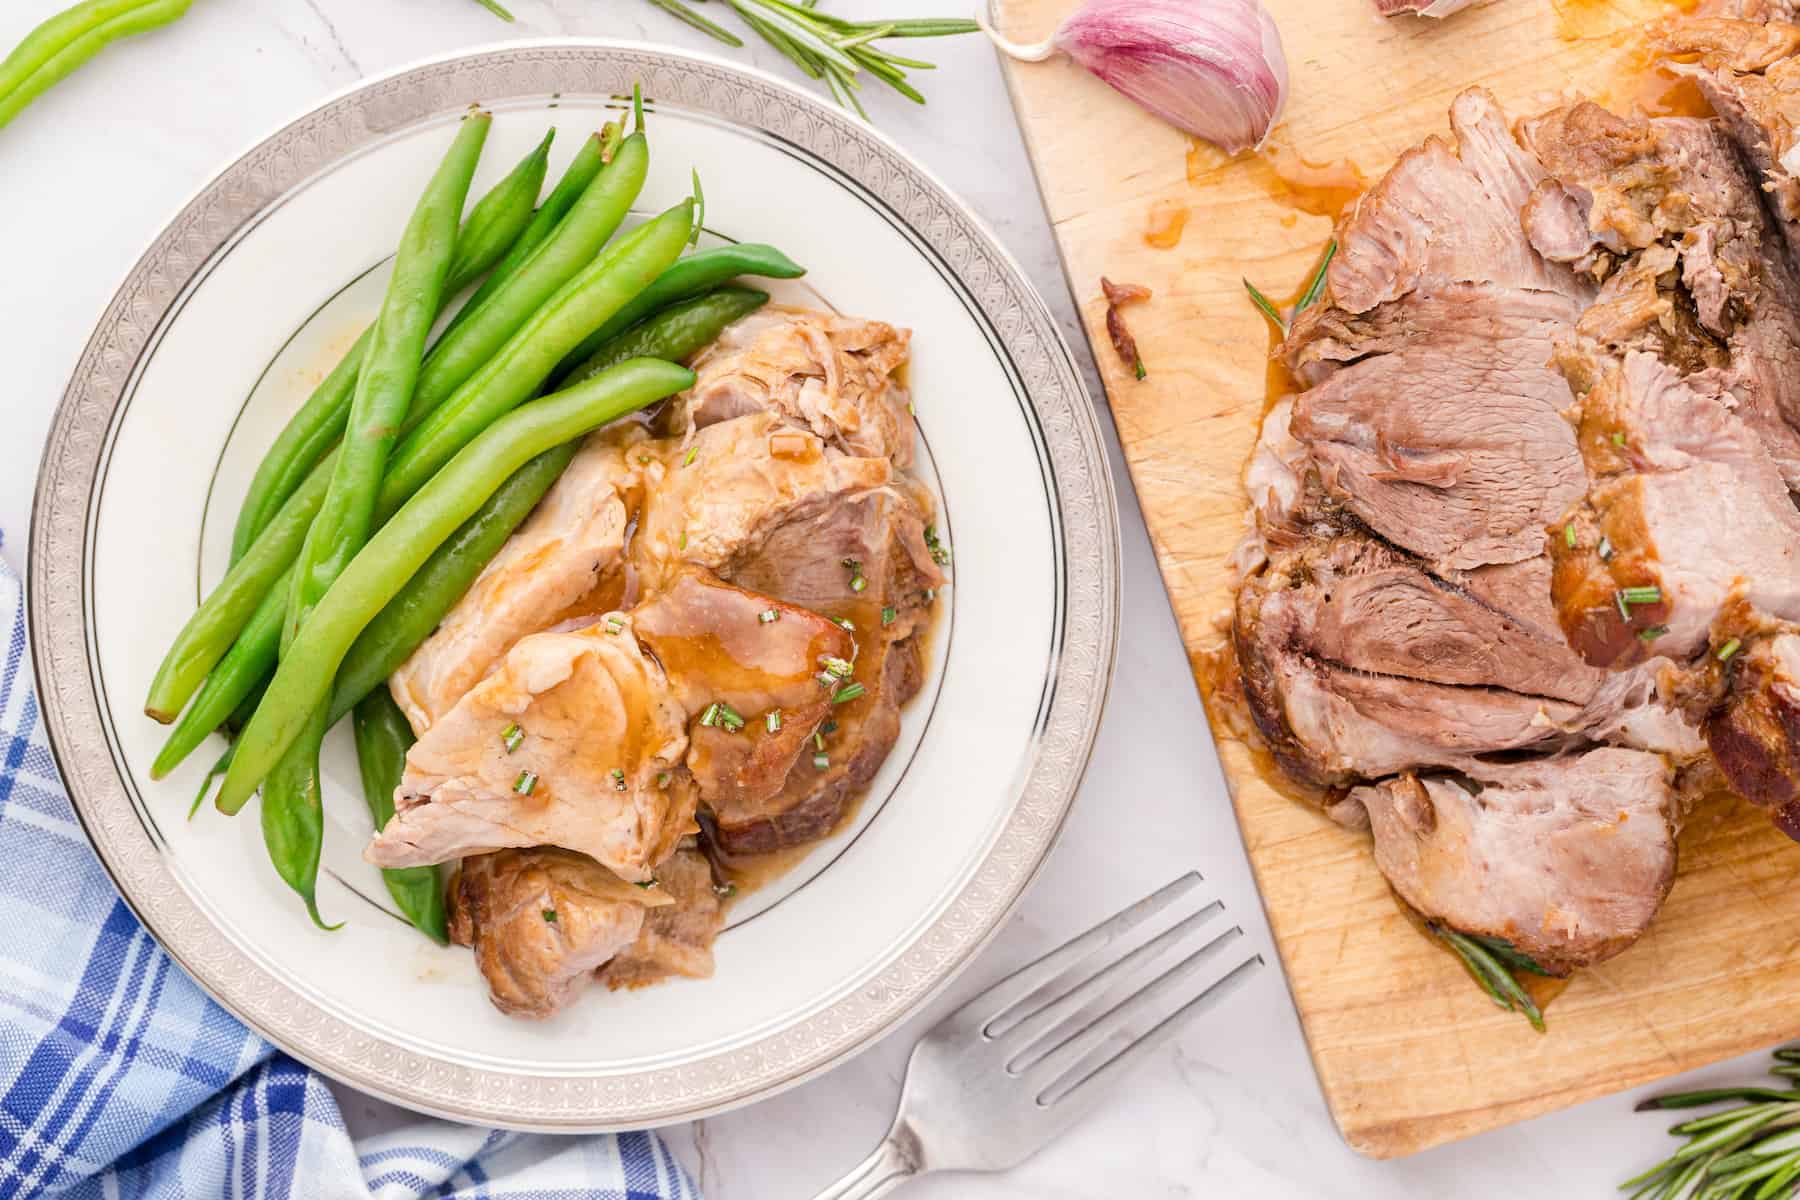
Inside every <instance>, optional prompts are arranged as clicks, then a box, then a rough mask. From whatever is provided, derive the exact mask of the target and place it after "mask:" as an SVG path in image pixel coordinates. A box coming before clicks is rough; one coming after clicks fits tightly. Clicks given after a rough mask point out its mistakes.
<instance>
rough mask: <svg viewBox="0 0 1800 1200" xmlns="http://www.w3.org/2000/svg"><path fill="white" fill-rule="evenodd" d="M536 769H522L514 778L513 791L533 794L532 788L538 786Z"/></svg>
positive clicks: (523, 794)
mask: <svg viewBox="0 0 1800 1200" xmlns="http://www.w3.org/2000/svg"><path fill="white" fill-rule="evenodd" d="M537 779H538V777H537V772H536V771H520V772H519V777H518V778H517V779H515V780H513V791H515V792H517V793H519V795H521V796H529V795H531V789H532V788H534V787H536V786H537Z"/></svg>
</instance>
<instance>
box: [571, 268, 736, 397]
mask: <svg viewBox="0 0 1800 1200" xmlns="http://www.w3.org/2000/svg"><path fill="white" fill-rule="evenodd" d="M768 302H769V293H767V292H759V291H756V290H754V289H753V288H738V287H727V288H719V289H718V290H717V291H712V292H708V293H707V294H706V295H704V296H697V297H695V298H694V299H692V300H684V301H682V302H681V303H680V304H672V305H670V306H669V307H668V308H665V309H663V310H662V311H661V312H659V313H657V314H656V315H655V316H653V317H650V318H649V319H647V320H644V321H640V322H638V323H637V324H636V325H633V326H632V327H631V328H630V329H627V330H626V331H625V332H624V333H621V334H618V335H616V336H615V337H613V338H612V339H611V340H610V341H608V342H607V343H606V344H605V345H603V346H601V347H600V348H599V349H598V350H595V351H594V356H593V357H592V358H590V359H588V360H587V361H586V362H584V363H582V364H581V365H580V366H579V367H576V368H575V369H574V370H573V371H571V372H570V373H569V377H568V378H567V379H565V380H563V386H564V387H567V386H568V385H569V384H572V383H580V382H581V381H582V380H584V379H592V378H593V377H594V376H596V375H598V374H599V373H600V372H602V371H604V370H606V368H608V367H610V366H613V365H614V364H616V363H622V362H624V361H625V360H626V359H628V358H641V357H645V356H649V357H653V358H666V359H669V360H670V361H671V362H680V361H682V360H683V359H685V358H686V357H687V356H688V355H690V354H693V353H694V352H695V351H697V350H700V349H701V348H703V347H705V346H709V345H711V344H712V343H713V341H714V340H715V339H717V338H718V336H719V334H721V333H723V332H724V330H725V327H726V326H727V325H729V324H731V323H732V322H733V321H736V320H738V319H739V318H741V317H746V316H748V315H750V314H751V313H753V312H755V311H756V310H757V309H759V308H761V307H762V306H763V305H765V304H767V303H768Z"/></svg>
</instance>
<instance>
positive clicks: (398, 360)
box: [282, 113, 493, 643]
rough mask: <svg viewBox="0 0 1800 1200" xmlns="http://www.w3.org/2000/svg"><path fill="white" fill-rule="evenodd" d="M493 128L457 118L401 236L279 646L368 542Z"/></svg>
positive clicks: (477, 117) (480, 120)
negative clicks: (472, 183)
mask: <svg viewBox="0 0 1800 1200" xmlns="http://www.w3.org/2000/svg"><path fill="white" fill-rule="evenodd" d="M492 123H493V118H492V117H490V116H489V115H488V114H487V113H475V114H474V115H472V116H470V117H468V118H466V119H465V120H464V121H463V123H462V128H461V129H460V130H458V132H457V135H456V140H455V141H454V143H452V145H451V147H450V151H449V153H448V154H447V155H445V157H444V161H443V163H442V165H440V166H439V167H438V169H437V172H436V174H434V175H433V176H432V178H431V182H430V183H429V184H428V185H427V186H426V188H425V193H424V195H423V196H421V197H420V199H419V203H418V207H417V208H416V209H415V210H414V211H413V215H412V218H411V219H410V220H409V221H408V222H407V226H406V231H405V233H404V234H402V236H401V239H400V249H399V251H398V252H397V253H396V255H395V258H394V274H393V278H392V279H391V280H389V282H388V288H387V295H386V296H385V297H384V298H383V300H382V304H381V312H380V315H378V316H377V317H376V318H375V335H374V337H373V339H372V340H371V341H370V343H369V350H368V354H367V355H366V356H365V357H364V360H363V369H362V371H361V373H360V374H359V375H358V376H357V380H356V395H355V398H354V399H352V400H351V402H350V415H349V418H348V422H347V424H346V426H345V432H344V441H343V444H342V445H341V446H339V448H338V452H337V455H336V458H335V460H334V462H333V464H332V473H331V483H330V485H329V486H328V487H327V489H326V492H325V501H324V503H323V504H322V505H321V506H320V508H319V515H318V516H317V517H316V518H314V520H313V523H312V528H311V529H310V530H308V531H307V535H306V541H305V543H304V545H303V546H302V547H301V551H300V558H299V564H298V570H297V573H296V574H295V575H294V578H293V585H292V588H293V590H292V599H290V600H289V602H288V625H289V629H290V632H289V633H284V634H283V635H282V641H283V642H284V643H285V642H286V641H288V640H289V638H290V636H291V630H292V629H293V628H296V627H298V626H299V625H300V623H301V622H302V621H303V620H305V618H306V614H307V613H308V611H310V610H311V608H312V606H313V605H314V604H316V603H318V600H319V597H321V596H323V595H324V594H325V590H326V589H327V588H329V587H330V586H331V584H332V581H333V580H335V579H336V578H337V577H338V575H339V574H340V573H341V572H342V571H343V569H344V567H345V566H347V565H348V564H349V562H350V560H351V559H352V558H354V557H355V556H356V553H357V551H359V550H361V549H362V547H363V543H364V542H365V541H367V540H368V537H369V528H370V523H371V519H372V516H373V513H374V511H375V500H376V497H377V496H378V495H379V494H380V490H381V478H382V475H383V473H384V472H385V470H386V468H387V462H388V456H389V454H390V453H391V452H392V450H393V448H394V441H395V438H396V437H397V436H398V434H399V431H400V425H401V423H402V422H403V421H404V420H405V419H406V413H407V409H408V408H409V407H410V406H411V404H412V400H413V390H414V385H415V384H416V383H417V382H418V381H419V379H420V376H421V374H422V368H421V366H420V363H421V361H422V360H423V358H424V356H425V340H426V338H427V337H429V336H430V334H431V323H432V321H433V320H434V319H435V318H436V317H437V311H438V302H439V300H440V299H441V297H442V293H443V290H444V283H445V281H446V280H447V279H448V277H449V271H450V259H451V257H452V255H454V254H455V246H456V220H457V217H458V215H459V214H461V212H462V207H463V200H464V198H465V197H466V196H467V195H468V190H469V180H470V179H471V178H472V177H473V176H474V173H475V166H476V163H477V162H479V161H480V158H481V147H482V144H483V142H484V141H485V140H486V138H487V131H488V127H489V126H490V125H491V124H492Z"/></svg>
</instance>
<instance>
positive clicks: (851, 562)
mask: <svg viewBox="0 0 1800 1200" xmlns="http://www.w3.org/2000/svg"><path fill="white" fill-rule="evenodd" d="M842 565H843V568H844V570H846V571H848V572H850V573H851V574H852V575H860V574H862V560H861V559H857V558H846V559H844V560H842Z"/></svg>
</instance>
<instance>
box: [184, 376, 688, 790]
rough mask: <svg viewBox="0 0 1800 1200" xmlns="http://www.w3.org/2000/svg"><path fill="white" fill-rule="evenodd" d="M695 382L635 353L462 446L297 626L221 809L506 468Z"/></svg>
mask: <svg viewBox="0 0 1800 1200" xmlns="http://www.w3.org/2000/svg"><path fill="white" fill-rule="evenodd" d="M693 382H694V373H693V372H692V371H689V370H688V369H687V368H685V367H679V366H676V365H675V364H673V363H668V362H663V361H662V360H660V359H652V358H637V359H632V360H631V361H630V362H626V363H620V364H619V365H618V366H616V367H614V368H613V369H612V370H610V371H607V372H606V373H605V374H602V375H597V376H595V377H594V378H593V379H590V380H587V381H586V382H585V383H581V384H578V385H576V386H575V387H573V388H570V389H568V390H567V391H563V392H557V393H555V394H553V395H550V396H546V397H544V398H543V399H541V400H538V401H535V402H533V403H531V404H528V405H525V406H524V407H522V408H520V409H518V410H517V411H515V412H510V413H508V414H507V415H505V416H503V417H501V418H500V419H499V420H497V421H495V422H494V423H493V424H492V425H491V426H489V427H488V428H487V429H486V430H484V431H483V432H482V433H481V435H480V436H478V437H476V438H474V439H473V440H472V441H470V442H469V443H468V444H467V445H466V446H464V447H463V448H462V449H461V451H460V452H458V453H457V454H456V456H455V457H454V458H452V459H451V460H450V462H449V463H447V464H446V465H445V466H444V468H443V470H441V471H439V472H437V474H436V475H434V476H432V478H431V480H430V482H429V483H427V484H426V485H425V486H424V487H422V488H420V489H419V491H418V493H417V494H416V495H414V496H413V497H412V498H411V499H410V500H408V501H407V502H406V504H405V506H404V507H402V508H401V509H400V511H399V512H397V513H395V514H394V517H393V519H392V520H390V521H388V522H387V523H386V524H385V525H383V526H382V527H381V529H380V531H379V532H377V533H376V534H375V536H374V537H372V538H370V539H369V542H368V544H367V545H366V546H364V547H363V549H362V553H360V554H358V555H357V556H356V557H355V558H354V559H352V560H351V562H350V565H349V567H347V568H346V569H345V571H344V573H343V574H342V575H340V576H339V577H338V580H337V582H336V583H334V584H333V585H332V586H331V590H330V591H328V592H326V593H325V597H324V599H322V600H321V601H320V602H319V605H318V607H317V608H315V609H314V610H313V612H312V615H311V616H310V617H308V618H307V620H306V623H305V624H304V625H302V626H301V627H300V631H299V633H298V634H297V635H296V636H295V638H294V640H293V643H292V645H290V646H289V647H288V652H287V654H285V655H284V656H283V657H282V660H281V665H280V666H279V667H278V668H276V671H275V678H274V679H273V680H272V681H271V682H270V684H269V690H268V692H267V694H265V695H264V696H263V702H262V703H261V704H260V705H258V706H257V709H256V714H255V715H254V716H252V717H251V718H250V723H249V724H248V725H247V726H245V727H244V731H243V733H242V734H241V735H240V737H239V739H238V747H237V751H236V753H234V754H233V755H232V757H231V766H230V768H229V769H228V770H227V771H226V774H225V781H224V783H223V784H222V785H221V786H220V788H219V795H218V799H217V801H216V803H217V805H218V807H219V809H220V810H221V811H223V812H227V813H234V812H237V811H238V810H239V809H241V808H242V807H243V806H244V803H245V801H247V800H249V798H250V796H251V793H253V792H254V791H255V790H256V787H257V785H258V784H260V783H261V782H262V781H263V779H264V778H265V777H266V776H267V775H268V773H269V771H270V769H271V768H272V767H274V765H275V763H276V762H277V761H278V760H279V759H280V758H281V756H282V754H283V752H284V751H286V749H287V748H288V747H289V746H290V745H292V744H293V743H294V741H295V740H296V739H297V738H299V737H300V736H301V735H302V734H303V733H305V732H306V726H307V723H308V722H309V721H310V720H313V719H315V714H316V715H317V717H319V718H322V717H323V716H324V712H323V708H322V706H323V704H324V702H325V701H326V700H327V699H328V698H329V697H330V695H331V685H332V680H333V679H334V678H335V676H336V675H337V670H338V667H339V665H341V664H342V662H343V660H344V655H345V653H346V652H347V651H348V650H349V649H350V646H351V644H352V643H353V642H354V641H355V640H356V637H357V635H358V634H360V633H361V632H362V631H363V630H364V629H365V628H366V627H367V626H368V624H369V622H370V621H372V620H374V619H375V616H376V614H378V613H379V612H380V611H381V610H382V609H383V608H385V607H386V606H387V604H388V602H389V601H391V600H392V599H393V598H394V597H395V596H397V595H399V594H400V591H401V589H402V588H404V587H405V586H406V583H407V581H408V580H409V579H411V578H412V577H413V576H414V575H415V574H416V573H417V572H418V570H419V568H420V567H422V566H424V565H425V560H426V559H428V558H430V557H431V554H432V552H433V551H435V550H436V549H437V548H438V547H439V546H441V545H442V544H443V543H444V540H445V539H446V538H448V537H449V536H450V535H451V534H452V533H454V532H455V531H456V528H457V527H458V526H459V525H461V524H462V523H463V522H464V521H467V520H468V519H469V518H470V517H472V516H474V515H475V513H476V512H477V511H479V510H480V508H481V506H482V505H483V504H485V503H487V499H488V497H489V496H491V495H493V494H494V492H495V491H496V490H497V489H498V488H499V487H500V485H501V484H502V483H504V482H505V481H506V479H507V477H508V476H510V475H511V474H512V473H513V472H515V471H517V470H518V469H519V468H520V467H522V466H524V465H525V464H526V463H527V462H530V461H531V460H532V459H533V458H536V457H537V456H538V455H540V454H542V453H544V451H546V450H548V449H550V448H551V447H552V446H559V445H561V444H562V443H564V442H566V441H568V440H570V439H571V438H576V437H580V436H581V435H582V434H584V433H587V432H588V431H589V430H592V429H596V428H598V427H599V426H601V425H604V424H606V423H607V422H608V421H612V420H616V419H617V418H619V417H621V416H624V415H625V414H626V413H629V412H635V411H637V410H638V409H640V408H642V407H644V406H645V405H646V404H650V403H652V402H654V401H656V400H660V399H662V398H663V397H665V396H669V395H672V394H673V393H675V392H678V391H680V390H682V389H683V388H686V387H690V386H692V385H693Z"/></svg>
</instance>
